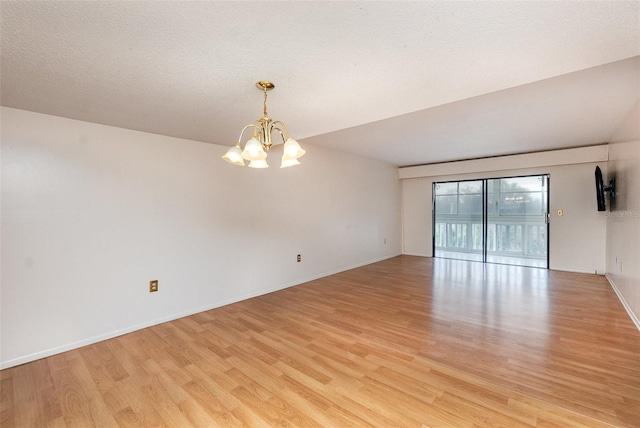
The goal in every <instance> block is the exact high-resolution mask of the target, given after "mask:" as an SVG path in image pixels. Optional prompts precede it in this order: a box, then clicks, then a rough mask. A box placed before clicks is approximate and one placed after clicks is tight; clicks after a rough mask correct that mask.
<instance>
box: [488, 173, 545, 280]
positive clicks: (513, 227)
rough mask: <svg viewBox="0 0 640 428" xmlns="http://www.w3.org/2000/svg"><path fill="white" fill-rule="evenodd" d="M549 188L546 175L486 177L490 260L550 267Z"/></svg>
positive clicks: (491, 261)
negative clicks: (548, 236) (548, 237)
mask: <svg viewBox="0 0 640 428" xmlns="http://www.w3.org/2000/svg"><path fill="white" fill-rule="evenodd" d="M548 190H549V180H548V176H546V175H538V176H532V177H512V178H497V179H491V180H487V201H488V207H487V230H488V233H487V237H488V238H487V241H488V245H487V262H490V263H504V264H512V265H519V266H534V267H544V268H546V267H548V266H547V258H548V257H547V255H548V251H547V248H548V245H547V210H548V200H549V192H548ZM489 236H490V238H489Z"/></svg>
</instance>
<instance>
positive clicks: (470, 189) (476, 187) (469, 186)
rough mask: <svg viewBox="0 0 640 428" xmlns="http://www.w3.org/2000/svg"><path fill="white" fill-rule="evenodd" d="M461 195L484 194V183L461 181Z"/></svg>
mask: <svg viewBox="0 0 640 428" xmlns="http://www.w3.org/2000/svg"><path fill="white" fill-rule="evenodd" d="M459 193H460V194H466V193H479V194H482V181H461V182H460V192H459Z"/></svg>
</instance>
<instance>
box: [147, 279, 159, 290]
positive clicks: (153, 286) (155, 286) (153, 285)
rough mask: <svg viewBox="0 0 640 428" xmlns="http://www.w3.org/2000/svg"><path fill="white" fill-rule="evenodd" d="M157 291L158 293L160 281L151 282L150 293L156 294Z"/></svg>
mask: <svg viewBox="0 0 640 428" xmlns="http://www.w3.org/2000/svg"><path fill="white" fill-rule="evenodd" d="M156 291H158V280H157V279H154V280H152V281H149V293H154V292H156Z"/></svg>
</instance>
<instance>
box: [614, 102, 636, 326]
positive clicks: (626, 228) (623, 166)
mask: <svg viewBox="0 0 640 428" xmlns="http://www.w3.org/2000/svg"><path fill="white" fill-rule="evenodd" d="M611 143H612V144H610V146H609V170H608V177H607V180H609V179H610V178H611V177H615V178H616V190H617V195H616V198H615V203H614V204H611V211H610V212H607V278H608V279H609V282H611V284H612V286H613V288H614V290H616V292H617V293H618V296H619V297H620V300H622V302H623V304H624V305H625V307H626V309H627V311H628V312H629V315H630V316H631V318H632V319H633V320H634V322H635V323H636V326H637V327H638V329H640V102H638V103H637V104H636V106H635V108H634V109H633V110H632V111H631V112H630V113H629V115H628V116H627V118H626V119H625V121H624V122H623V123H622V125H621V126H620V128H619V129H618V131H617V132H616V134H615V135H614V136H613V138H612V139H611Z"/></svg>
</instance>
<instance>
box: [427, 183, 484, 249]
mask: <svg viewBox="0 0 640 428" xmlns="http://www.w3.org/2000/svg"><path fill="white" fill-rule="evenodd" d="M483 186H484V183H483V181H482V180H474V181H456V182H450V183H435V186H434V213H435V216H434V256H435V257H445V258H455V259H461V260H477V261H482V260H483V228H482V218H483V216H482V212H483V191H484V189H483Z"/></svg>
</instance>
